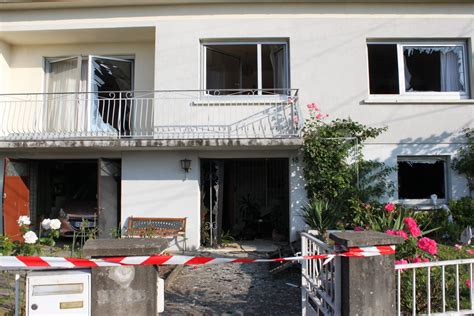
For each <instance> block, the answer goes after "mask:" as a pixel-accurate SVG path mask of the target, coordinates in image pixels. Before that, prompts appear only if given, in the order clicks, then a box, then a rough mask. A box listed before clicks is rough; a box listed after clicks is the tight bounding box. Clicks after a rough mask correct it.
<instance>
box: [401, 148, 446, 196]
mask: <svg viewBox="0 0 474 316" xmlns="http://www.w3.org/2000/svg"><path fill="white" fill-rule="evenodd" d="M433 194H436V195H437V197H438V199H446V159H444V158H442V157H427V158H418V157H411V158H410V157H399V158H398V198H399V199H401V200H405V199H414V200H429V199H430V197H431V195H433Z"/></svg>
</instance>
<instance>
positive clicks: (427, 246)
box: [417, 237, 438, 256]
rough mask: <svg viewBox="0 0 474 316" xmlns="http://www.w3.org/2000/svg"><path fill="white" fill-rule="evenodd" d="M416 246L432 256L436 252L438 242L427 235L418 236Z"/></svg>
mask: <svg viewBox="0 0 474 316" xmlns="http://www.w3.org/2000/svg"><path fill="white" fill-rule="evenodd" d="M417 246H418V248H420V249H421V250H423V251H425V252H427V253H429V254H430V255H432V256H433V255H435V254H436V253H437V252H438V244H437V243H436V241H434V240H433V239H429V238H428V237H423V238H420V240H418V242H417Z"/></svg>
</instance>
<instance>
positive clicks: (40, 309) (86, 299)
mask: <svg viewBox="0 0 474 316" xmlns="http://www.w3.org/2000/svg"><path fill="white" fill-rule="evenodd" d="M90 300H91V273H90V270H55V271H31V272H28V274H27V275H26V315H27V316H54V315H74V316H76V315H77V316H83V315H84V316H90V315H91V303H90Z"/></svg>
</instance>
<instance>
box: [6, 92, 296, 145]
mask: <svg viewBox="0 0 474 316" xmlns="http://www.w3.org/2000/svg"><path fill="white" fill-rule="evenodd" d="M298 135H299V128H298V90H289V89H285V91H275V90H271V91H270V90H268V91H266V90H175V91H120V92H112V91H111V92H103V91H102V92H99V93H97V92H96V93H52V94H48V93H43V94H3V95H0V140H2V141H39V140H109V139H118V140H121V139H137V140H140V139H160V140H193V139H194V140H196V139H288V138H298Z"/></svg>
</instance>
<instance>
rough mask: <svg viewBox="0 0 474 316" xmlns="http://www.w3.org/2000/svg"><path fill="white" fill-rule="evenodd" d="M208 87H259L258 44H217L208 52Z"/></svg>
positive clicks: (208, 48) (209, 47) (209, 48)
mask: <svg viewBox="0 0 474 316" xmlns="http://www.w3.org/2000/svg"><path fill="white" fill-rule="evenodd" d="M206 59H207V60H206V67H207V68H206V84H207V85H206V87H207V89H230V90H232V89H257V76H258V74H257V46H256V45H215V46H208V47H207V53H206Z"/></svg>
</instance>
